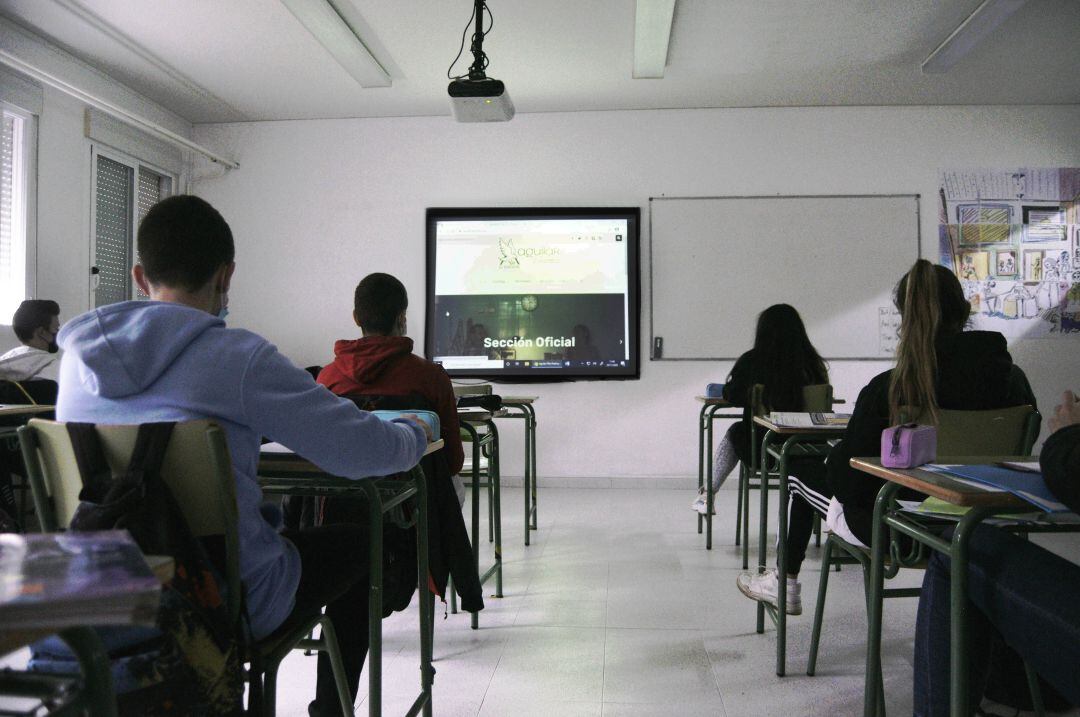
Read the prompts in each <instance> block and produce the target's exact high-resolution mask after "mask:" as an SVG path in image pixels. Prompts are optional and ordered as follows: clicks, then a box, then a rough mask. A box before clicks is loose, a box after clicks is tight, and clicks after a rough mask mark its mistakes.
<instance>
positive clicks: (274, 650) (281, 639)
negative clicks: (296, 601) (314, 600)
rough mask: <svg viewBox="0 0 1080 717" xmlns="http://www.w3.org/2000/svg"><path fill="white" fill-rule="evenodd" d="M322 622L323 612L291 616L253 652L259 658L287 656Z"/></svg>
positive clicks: (254, 648) (316, 611) (254, 647)
mask: <svg viewBox="0 0 1080 717" xmlns="http://www.w3.org/2000/svg"><path fill="white" fill-rule="evenodd" d="M320 620H322V611H321V610H311V611H310V612H303V613H301V614H299V615H295V614H294V615H290V616H289V617H287V618H286V619H285V622H283V623H282V624H281V626H279V627H278V629H276V630H274V631H273V632H272V633H270V634H269V635H267V636H266V637H264V638H263V639H261V640H259V641H258V642H256V643H255V644H254V645H252V646H251V652H252V653H253V656H255V657H258V658H266V657H277V656H283V655H287V654H289V652H291V651H292V650H293V649H294V648H295V647H296V643H297V642H299V641H300V640H302V639H304V638H305V637H307V636H308V635H309V634H310V633H311V631H312V630H314V629H315V627H316V626H317V625H318V624H319V621H320Z"/></svg>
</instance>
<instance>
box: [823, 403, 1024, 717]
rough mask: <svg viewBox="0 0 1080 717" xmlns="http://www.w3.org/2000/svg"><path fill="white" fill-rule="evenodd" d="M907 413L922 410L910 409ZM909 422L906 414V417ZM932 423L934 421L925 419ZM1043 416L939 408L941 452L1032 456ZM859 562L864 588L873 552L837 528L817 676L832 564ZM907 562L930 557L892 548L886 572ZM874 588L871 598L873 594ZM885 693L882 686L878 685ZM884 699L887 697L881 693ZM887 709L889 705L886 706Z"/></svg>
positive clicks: (828, 554) (920, 564)
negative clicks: (841, 534)
mask: <svg viewBox="0 0 1080 717" xmlns="http://www.w3.org/2000/svg"><path fill="white" fill-rule="evenodd" d="M905 413H906V414H907V415H917V414H918V413H919V411H917V410H914V409H907V410H906V411H905ZM902 417H903V418H904V419H905V420H904V421H903V422H907V421H906V416H902ZM925 422H928V421H925ZM1041 423H1042V416H1041V415H1040V414H1039V412H1038V411H1036V410H1035V408H1034V407H1032V406H1028V405H1025V406H1014V407H1012V408H1002V409H995V410H989V411H953V410H946V409H943V410H941V411H939V418H938V423H937V452H938V455H940V456H950V455H951V456H960V455H964V456H995V455H1006V454H1011V455H1018V456H1027V455H1031V448H1032V446H1034V445H1035V439H1036V438H1037V437H1038V435H1039V426H1040V424H1041ZM856 563H857V564H859V565H861V566H862V568H863V587H864V590H865V588H866V587H867V583H868V581H869V579H870V551H869V550H868V549H867V548H863V547H860V546H857V545H853V544H851V543H849V542H848V541H846V540H844V539H843V538H841V537H840V536H838V535H835V534H833V533H830V534H829V537H828V539H827V540H826V541H825V548H824V550H823V552H822V555H821V579H820V581H819V583H818V595H817V605H816V606H815V608H814V628H813V633H812V635H811V638H810V657H809V660H808V662H807V667H806V674H808V675H813V674H814V672H815V670H816V667H817V655H818V646H819V643H820V640H821V624H822V619H823V616H824V615H823V614H824V610H825V595H826V593H827V591H828V585H829V568H830V567H831V566H833V565H837V566H839V565H840V564H856ZM901 567H908V568H915V569H925V568H926V561H925V559H924V558H923V557H922V555H921V551H919V554H916V555H909V556H901V555H899V553H898V551H895V550H894V551H891V560H890V562H889V563H888V564H887V565H886V569H885V577H886V579H891V578H893V577H896V575H897V574H898V573H899V571H900V568H901ZM920 592H921V588H886V589H885V590H883V591H882V596H883V597H885V598H897V597H918V596H919V594H920ZM869 597H870V596H869V591H868V590H867V591H866V598H867V599H869ZM878 690H879V695H880V694H881V685H880V684H879V686H878ZM879 703H880V704H883V703H884V701H883V699H882V698H881V697H879ZM881 711H882V713H883V710H881Z"/></svg>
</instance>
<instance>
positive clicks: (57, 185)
mask: <svg viewBox="0 0 1080 717" xmlns="http://www.w3.org/2000/svg"><path fill="white" fill-rule="evenodd" d="M0 39H2V40H3V42H4V46H5V49H9V51H11V52H14V53H16V54H17V55H18V56H19V58H20V59H22V60H24V61H26V62H30V63H31V64H33V65H34V66H36V67H38V68H40V69H42V70H45V71H47V72H49V73H51V74H53V75H55V76H58V77H61V78H63V79H65V80H66V81H68V82H70V83H71V84H73V85H75V86H76V87H79V88H80V89H83V90H85V91H87V92H90V93H91V94H94V95H96V96H98V97H101V98H104V99H107V100H109V101H111V102H113V103H115V104H117V105H119V106H121V107H124V108H125V109H127V110H129V111H131V112H134V113H135V114H137V115H140V116H142V117H145V118H147V119H150V120H152V121H154V122H157V123H159V124H161V125H163V126H165V127H168V128H169V129H171V130H172V131H174V132H177V133H179V134H182V135H185V136H190V135H191V124H190V123H188V122H186V121H185V120H182V119H181V118H179V117H177V116H176V115H174V114H172V113H170V112H169V111H168V110H166V109H164V108H162V107H161V106H160V105H157V104H155V103H153V102H151V101H150V100H148V99H146V98H145V97H143V96H142V95H139V94H137V93H135V92H134V91H133V90H131V89H129V88H128V87H126V86H124V85H122V84H120V83H118V82H116V81H114V80H112V79H111V78H109V77H108V76H106V75H104V74H103V73H101V72H100V71H98V70H96V69H94V68H92V67H90V66H89V65H87V64H86V63H83V62H81V61H79V60H77V59H76V58H74V57H72V56H71V55H69V54H68V53H66V52H64V51H63V50H60V49H59V48H56V47H55V46H53V45H51V44H49V43H48V42H46V41H45V40H43V39H42V38H40V37H38V36H37V35H34V34H33V33H30V32H28V31H27V30H25V29H23V28H21V27H20V26H18V25H15V24H14V23H11V22H9V21H6V20H2V19H0ZM43 90H44V91H43V96H42V109H41V114H40V115H39V116H38V118H37V130H38V132H37V140H38V141H37V196H38V201H37V238H36V248H37V254H36V256H37V260H36V263H37V269H36V291H35V292H34V297H33V298H41V299H54V300H55V301H57V302H59V304H60V310H61V314H60V319H61V321H66V320H67V319H70V318H71V317H73V316H77V315H78V314H80V313H82V312H84V311H86V310H87V309H89V307H90V202H91V199H90V178H91V162H90V140H89V139H88V138H87V137H86V130H85V109H86V105H84V104H83V103H81V102H79V101H77V100H75V99H73V98H72V97H70V96H69V95H66V94H64V93H63V92H60V91H59V90H55V89H53V88H51V87H48V86H46V87H44V88H43ZM3 94H4V92H3V87H2V86H0V98H2V97H3ZM124 149H128V150H130V147H125V148H124ZM140 158H141V157H140ZM32 241H33V239H32ZM17 344H18V340H17V339H16V338H15V335H14V333H13V332H12V331H11V327H10V326H0V352H2V351H6V350H7V349H8V348H10V347H11V346H15V345H17Z"/></svg>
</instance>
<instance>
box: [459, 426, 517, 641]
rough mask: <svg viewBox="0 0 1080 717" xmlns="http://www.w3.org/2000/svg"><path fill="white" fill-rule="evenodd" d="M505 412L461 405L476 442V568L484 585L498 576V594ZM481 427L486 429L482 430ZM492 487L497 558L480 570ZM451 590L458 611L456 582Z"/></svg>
mask: <svg viewBox="0 0 1080 717" xmlns="http://www.w3.org/2000/svg"><path fill="white" fill-rule="evenodd" d="M503 415H504V414H503V412H502V411H499V412H496V413H490V412H488V411H485V410H483V409H477V408H467V409H465V408H462V409H458V417H459V418H460V419H461V428H462V430H464V431H465V432H466V433H468V434H469V442H470V443H471V445H472V465H471V471H470V472H471V473H472V478H471V481H472V482H471V483H470V484H469V485H470V487H471V488H472V491H471V493H472V535H471V536H470V537H471V540H472V549H473V560H475V561H476V572H477V574H478V575H480V584H481V585H483V584H484V583H485V582H487V581H488V580H489V579H490V578H491V576H493V575H494V576H495V597H497V598H501V597H502V596H503V575H502V497H501V492H500V490H499V429H498V428H496V427H495V420H494V419H496V418H502V417H503ZM480 429H483V431H481V430H480ZM481 453H483V455H484V456H485V457H486V458H487V460H488V466H487V480H486V481H483V482H481V473H482V471H481V467H480V456H481ZM482 488H487V489H488V495H489V501H488V516H489V524H488V536H489V542H493V543H494V544H495V562H494V563H493V564H492V565H491V567H490V568H488V569H487V570H486V571H485V572H483V573H481V572H480V490H481V489H482ZM447 592H449V593H450V612H452V613H454V614H456V613H457V611H458V609H457V593H456V592H455V591H454V588H453V584H452V583H450V585H449V587H448V588H447ZM471 624H472V629H474V630H476V629H478V628H479V627H480V614H479V613H475V612H474V613H472V616H471Z"/></svg>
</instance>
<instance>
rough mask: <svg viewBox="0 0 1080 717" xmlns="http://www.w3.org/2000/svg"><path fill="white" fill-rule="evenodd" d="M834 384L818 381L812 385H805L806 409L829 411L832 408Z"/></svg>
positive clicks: (804, 406) (803, 397) (804, 400)
mask: <svg viewBox="0 0 1080 717" xmlns="http://www.w3.org/2000/svg"><path fill="white" fill-rule="evenodd" d="M832 398H833V393H832V384H828V383H816V384H813V385H812V386H803V390H802V400H803V410H804V411H820V412H823V413H828V412H829V411H831V410H832V407H833V406H832Z"/></svg>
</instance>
